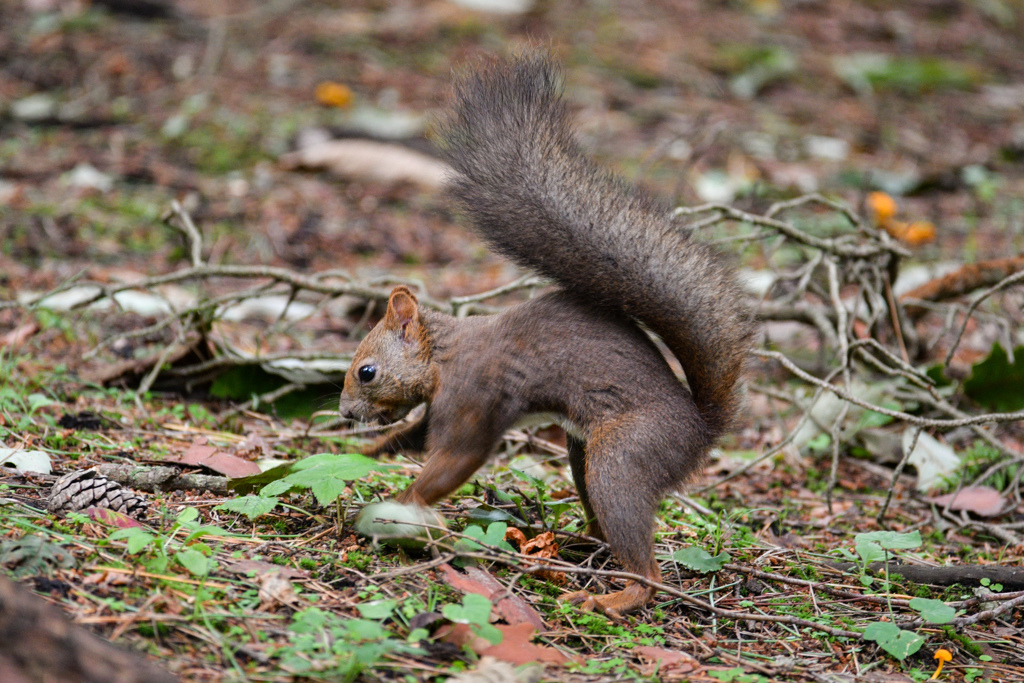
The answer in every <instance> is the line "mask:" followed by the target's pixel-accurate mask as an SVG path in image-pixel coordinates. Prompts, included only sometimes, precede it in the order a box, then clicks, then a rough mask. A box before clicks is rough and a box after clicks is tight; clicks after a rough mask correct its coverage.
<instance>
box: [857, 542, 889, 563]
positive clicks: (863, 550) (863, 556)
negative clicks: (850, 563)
mask: <svg viewBox="0 0 1024 683" xmlns="http://www.w3.org/2000/svg"><path fill="white" fill-rule="evenodd" d="M856 549H857V554H858V555H860V560H861V562H862V563H863V564H871V563H872V562H878V561H880V560H884V559H885V557H886V553H885V551H884V550H882V546H880V545H878V544H877V543H870V542H858V543H857V545H856Z"/></svg>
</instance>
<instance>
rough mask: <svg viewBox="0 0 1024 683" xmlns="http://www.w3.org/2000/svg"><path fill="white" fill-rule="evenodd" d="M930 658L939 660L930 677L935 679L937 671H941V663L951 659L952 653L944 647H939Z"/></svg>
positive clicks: (937, 675)
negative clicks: (937, 666)
mask: <svg viewBox="0 0 1024 683" xmlns="http://www.w3.org/2000/svg"><path fill="white" fill-rule="evenodd" d="M932 659H937V660H939V668H937V669H935V673H933V674H932V677H931V679H930V680H935V679H936V678H938V677H939V672H940V671H942V665H943V664H945V663H946V662H951V661H953V653H952V652H950V651H949V650H947V649H946V648H943V647H940V648H939V649H938V650H936V651H935V655H934V656H933V657H932Z"/></svg>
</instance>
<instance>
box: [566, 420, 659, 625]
mask: <svg viewBox="0 0 1024 683" xmlns="http://www.w3.org/2000/svg"><path fill="white" fill-rule="evenodd" d="M652 434H657V431H656V430H653V431H652V430H651V428H650V425H645V424H643V420H642V419H638V420H630V419H623V420H620V421H619V422H618V424H616V425H615V426H614V427H605V428H599V429H596V430H594V431H593V432H592V433H591V434H590V439H589V441H588V442H587V445H586V453H585V458H584V462H583V466H582V469H583V470H584V472H583V473H582V476H580V472H579V470H580V469H581V467H580V458H579V450H578V449H576V448H574V447H573V444H572V442H571V441H570V450H569V463H570V466H571V467H572V472H573V478H574V479H575V480H576V481H577V491H579V493H580V498H581V499H582V500H583V501H584V509H586V510H587V514H588V515H593V516H594V517H595V519H596V522H597V526H598V530H599V531H600V533H601V534H602V535H603V537H604V540H605V541H607V542H608V545H609V546H610V547H611V550H612V553H613V554H614V555H615V557H616V559H618V561H619V563H620V564H621V565H622V567H623V569H625V570H626V571H628V572H632V573H634V574H639V575H640V576H642V577H644V578H645V579H648V580H650V581H654V582H659V581H660V580H661V569H660V568H659V567H658V563H657V561H656V560H655V559H654V514H655V512H656V511H657V508H658V503H659V501H660V499H661V495H662V493H663V492H664V491H666V490H667V489H670V488H671V487H672V486H673V485H674V484H675V482H674V481H673V480H672V477H673V474H672V473H671V472H670V471H668V472H667V471H663V470H662V468H661V467H659V464H660V461H661V458H660V457H658V456H659V455H660V454H658V452H657V451H656V450H654V449H656V448H663V447H664V444H659V443H657V442H656V441H657V440H656V438H655V439H652V438H651V435H652ZM574 455H575V457H574ZM662 457H663V456H662ZM581 481H582V482H583V487H582V488H580V484H579V482H581ZM653 595H654V589H653V588H650V587H648V586H646V585H644V584H642V583H638V582H636V581H627V582H626V587H625V588H624V589H623V590H621V591H617V592H614V593H608V594H607V595H591V594H589V593H587V592H586V591H578V592H575V593H570V594H568V595H564V596H562V598H561V599H562V600H563V601H569V602H572V603H575V604H578V605H580V607H581V608H582V609H586V610H593V609H596V610H598V611H601V612H604V613H605V614H607V615H609V616H611V617H615V618H617V617H620V616H621V615H623V614H625V613H627V612H632V611H634V610H637V609H639V608H641V607H643V606H644V605H646V604H647V603H648V602H649V601H650V599H651V597H652V596H653Z"/></svg>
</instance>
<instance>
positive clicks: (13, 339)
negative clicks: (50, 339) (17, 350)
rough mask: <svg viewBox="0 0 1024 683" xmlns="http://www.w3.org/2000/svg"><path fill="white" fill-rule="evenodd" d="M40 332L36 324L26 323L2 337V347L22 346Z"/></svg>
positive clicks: (0, 342)
mask: <svg viewBox="0 0 1024 683" xmlns="http://www.w3.org/2000/svg"><path fill="white" fill-rule="evenodd" d="M38 331H39V326H38V325H36V324H35V323H25V324H24V325H19V326H18V327H15V328H14V329H13V330H11V331H10V332H8V333H7V334H5V335H4V336H2V337H0V346H21V345H22V344H24V343H25V341H26V340H27V339H28V338H29V337H31V336H32V335H33V334H35V333H36V332H38Z"/></svg>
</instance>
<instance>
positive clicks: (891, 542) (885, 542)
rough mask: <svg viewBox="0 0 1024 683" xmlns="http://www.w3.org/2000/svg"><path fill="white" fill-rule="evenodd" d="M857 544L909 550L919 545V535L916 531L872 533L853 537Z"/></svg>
mask: <svg viewBox="0 0 1024 683" xmlns="http://www.w3.org/2000/svg"><path fill="white" fill-rule="evenodd" d="M854 541H855V542H856V543H857V544H860V543H863V542H867V543H877V544H878V545H880V546H881V547H883V548H885V549H887V550H910V549H912V548H917V547H919V546H920V545H921V534H920V533H919V532H917V531H912V532H910V533H899V532H897V531H872V532H870V533H867V534H857V535H856V536H854Z"/></svg>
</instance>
